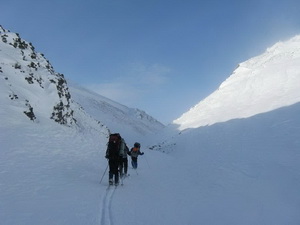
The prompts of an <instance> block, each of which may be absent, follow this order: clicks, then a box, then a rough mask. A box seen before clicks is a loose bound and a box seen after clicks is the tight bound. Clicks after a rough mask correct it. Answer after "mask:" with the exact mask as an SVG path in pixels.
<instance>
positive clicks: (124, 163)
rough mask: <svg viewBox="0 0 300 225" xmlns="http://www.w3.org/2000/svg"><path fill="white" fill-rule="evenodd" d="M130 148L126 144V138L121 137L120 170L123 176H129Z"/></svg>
mask: <svg viewBox="0 0 300 225" xmlns="http://www.w3.org/2000/svg"><path fill="white" fill-rule="evenodd" d="M129 154H130V153H129V148H128V147H127V145H126V142H125V140H124V139H123V138H122V139H121V146H120V165H119V172H120V176H121V178H122V177H123V176H127V170H128V159H127V155H129Z"/></svg>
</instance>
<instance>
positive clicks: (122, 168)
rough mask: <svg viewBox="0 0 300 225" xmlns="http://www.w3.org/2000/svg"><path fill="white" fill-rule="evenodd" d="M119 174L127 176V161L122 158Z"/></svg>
mask: <svg viewBox="0 0 300 225" xmlns="http://www.w3.org/2000/svg"><path fill="white" fill-rule="evenodd" d="M119 170H120V174H127V170H128V159H127V157H126V158H122V159H121V160H120V168H119Z"/></svg>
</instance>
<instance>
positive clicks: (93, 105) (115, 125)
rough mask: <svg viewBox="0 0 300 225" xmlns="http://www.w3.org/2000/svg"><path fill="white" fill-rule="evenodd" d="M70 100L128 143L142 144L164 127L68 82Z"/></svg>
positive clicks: (144, 115) (151, 118) (140, 113)
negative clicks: (70, 94)
mask: <svg viewBox="0 0 300 225" xmlns="http://www.w3.org/2000/svg"><path fill="white" fill-rule="evenodd" d="M68 84H69V88H70V91H71V93H72V99H73V100H74V101H76V102H78V103H79V104H80V105H81V106H82V107H83V108H84V110H85V111H86V112H87V113H88V114H89V115H91V116H92V117H93V118H95V119H97V120H99V121H101V122H102V123H104V124H106V125H107V126H108V127H109V129H110V131H111V132H112V133H115V132H117V133H120V134H121V135H122V136H123V137H124V138H125V140H126V141H127V142H128V143H131V144H133V143H134V142H136V141H139V142H143V141H145V139H146V138H147V135H150V134H156V133H158V132H159V131H160V130H162V129H163V128H164V127H165V126H164V125H163V124H162V123H160V122H158V121H157V120H156V119H154V118H153V117H151V116H149V115H148V114H146V113H145V112H144V111H141V110H139V109H133V108H128V107H126V106H124V105H121V104H120V103H117V102H114V101H112V100H110V99H107V98H105V97H103V96H101V95H99V94H97V93H95V92H92V91H90V90H87V89H85V88H83V87H81V86H79V85H76V84H74V83H73V82H68Z"/></svg>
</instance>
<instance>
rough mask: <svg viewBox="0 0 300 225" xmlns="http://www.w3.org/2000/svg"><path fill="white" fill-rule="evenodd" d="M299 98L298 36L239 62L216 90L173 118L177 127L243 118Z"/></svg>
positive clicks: (190, 126)
mask: <svg viewBox="0 0 300 225" xmlns="http://www.w3.org/2000/svg"><path fill="white" fill-rule="evenodd" d="M299 101H300V36H296V37H294V38H292V39H291V40H289V41H286V42H280V43H277V44H275V45H274V46H273V47H271V48H269V49H267V51H266V52H265V53H264V54H262V55H260V56H258V57H254V58H252V59H250V60H248V61H246V62H243V63H241V64H240V65H239V66H238V68H237V69H236V70H235V71H234V72H233V74H232V75H231V76H230V77H229V78H228V79H227V80H226V81H224V82H223V83H222V84H221V86H220V87H219V89H218V90H216V91H215V92H214V93H212V94H211V95H210V96H208V97H207V98H205V99H204V100H203V101H201V102H200V103H199V104H197V105H196V106H194V107H193V108H191V109H190V110H189V111H188V112H186V113H185V114H183V115H182V116H181V117H180V118H178V119H176V120H174V121H173V123H174V124H176V125H178V126H179V129H180V130H184V129H186V128H197V127H200V126H205V125H211V124H214V123H217V122H224V121H228V120H231V119H235V118H247V117H250V116H253V115H256V114H258V113H263V112H268V111H271V110H274V109H277V108H279V107H282V106H288V105H292V104H294V103H296V102H299Z"/></svg>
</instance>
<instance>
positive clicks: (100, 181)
mask: <svg viewBox="0 0 300 225" xmlns="http://www.w3.org/2000/svg"><path fill="white" fill-rule="evenodd" d="M107 168H108V164H107V166H106V169H105V171H104V173H103V175H102V177H101V180H100V182H99V184H101V182H102V180H103V177H104V175H105V173H106V170H107Z"/></svg>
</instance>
